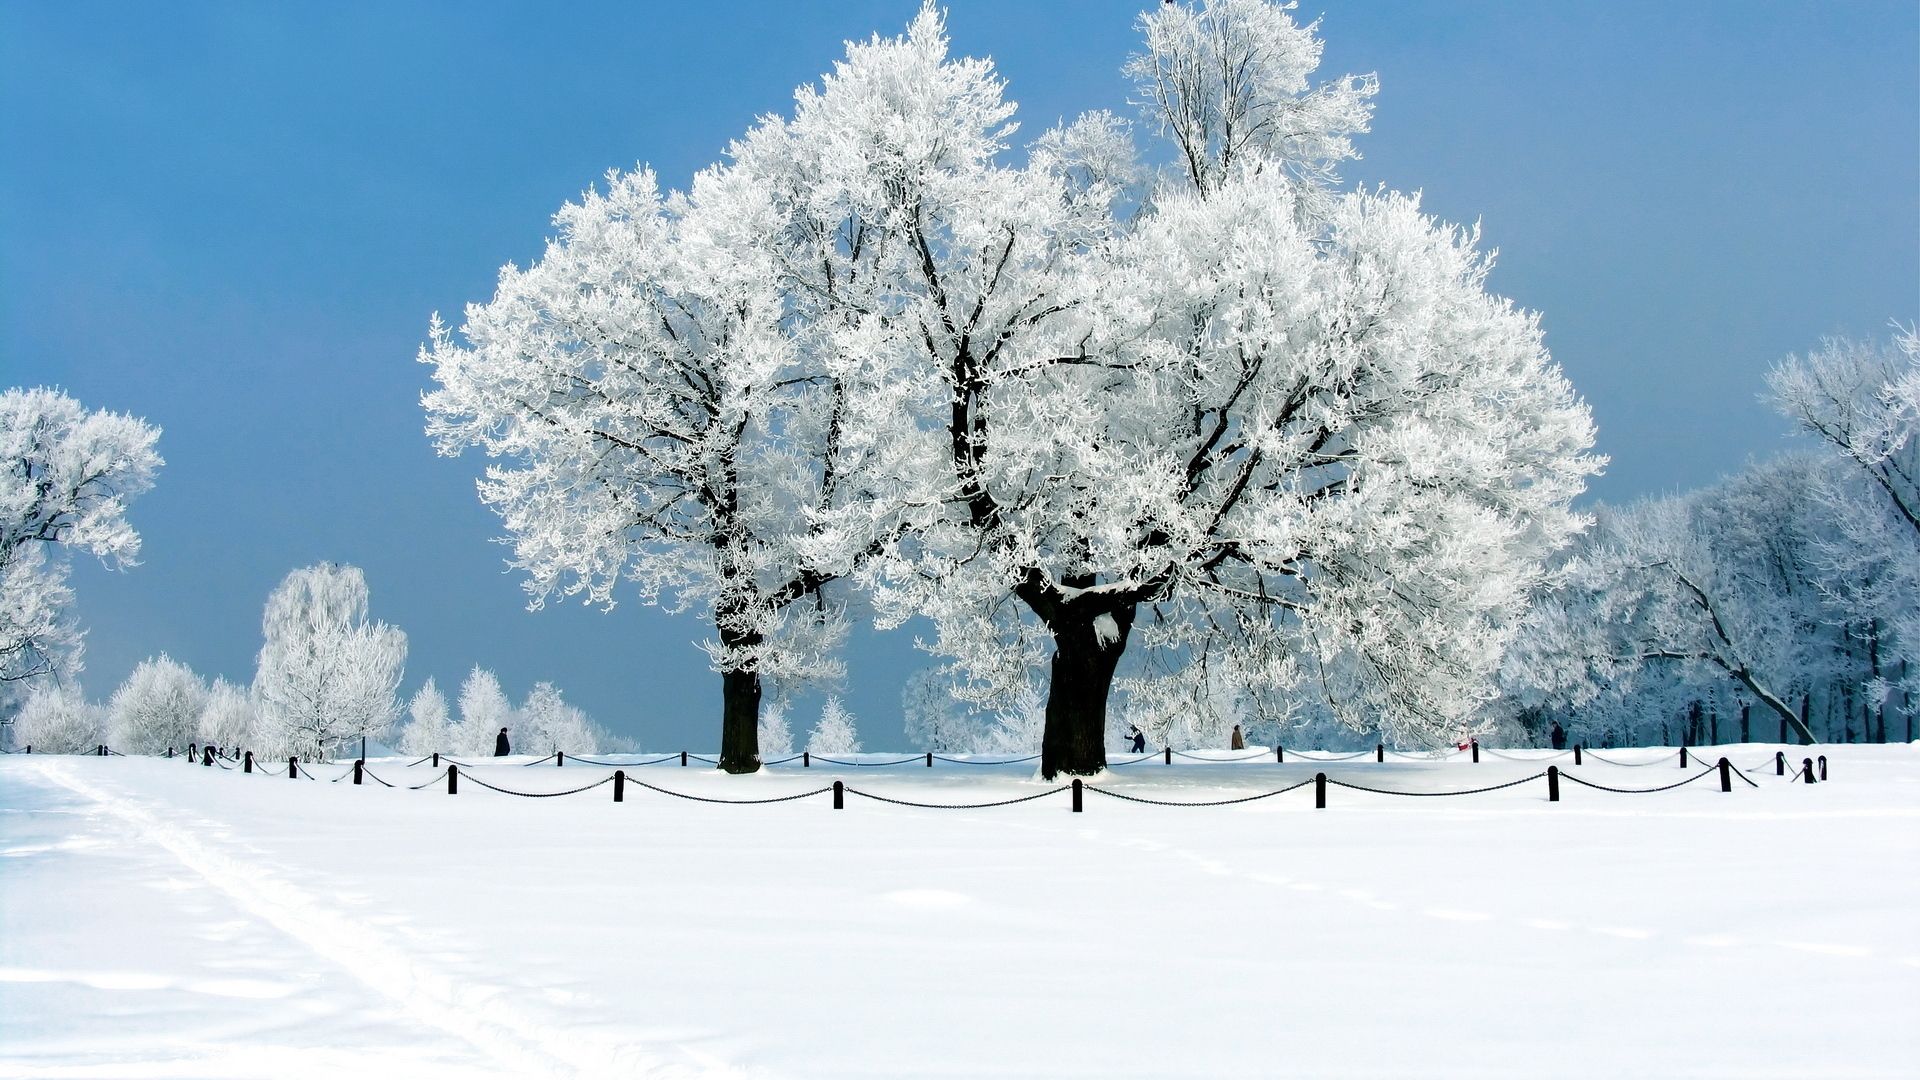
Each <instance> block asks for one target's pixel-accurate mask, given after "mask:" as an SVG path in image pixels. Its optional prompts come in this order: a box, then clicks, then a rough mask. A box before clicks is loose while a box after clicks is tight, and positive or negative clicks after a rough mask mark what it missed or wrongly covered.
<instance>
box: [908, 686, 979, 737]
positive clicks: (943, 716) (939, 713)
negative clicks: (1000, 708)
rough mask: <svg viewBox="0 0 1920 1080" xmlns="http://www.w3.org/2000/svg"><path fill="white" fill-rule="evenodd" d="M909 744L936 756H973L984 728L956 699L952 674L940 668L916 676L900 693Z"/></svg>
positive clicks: (969, 710)
mask: <svg viewBox="0 0 1920 1080" xmlns="http://www.w3.org/2000/svg"><path fill="white" fill-rule="evenodd" d="M900 712H901V714H902V715H903V716H904V717H905V718H906V723H907V743H908V745H909V746H913V747H916V748H919V749H923V750H931V751H933V752H934V753H936V754H965V753H972V752H974V749H975V746H976V744H977V743H978V742H979V740H980V736H981V734H982V725H981V723H980V721H979V720H978V719H976V718H975V717H974V716H973V711H972V710H971V709H969V708H968V707H967V705H966V704H965V703H964V702H962V701H961V700H960V699H959V698H957V697H955V696H954V692H953V680H952V677H951V673H949V672H947V671H944V670H942V669H939V668H932V669H929V670H926V671H920V672H916V673H914V674H913V675H912V676H911V677H909V678H908V679H907V685H906V687H905V688H904V689H902V690H901V691H900Z"/></svg>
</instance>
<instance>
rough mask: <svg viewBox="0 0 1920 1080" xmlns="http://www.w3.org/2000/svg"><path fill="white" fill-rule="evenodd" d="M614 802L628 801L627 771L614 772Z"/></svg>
mask: <svg viewBox="0 0 1920 1080" xmlns="http://www.w3.org/2000/svg"><path fill="white" fill-rule="evenodd" d="M613 801H614V802H626V801H627V772H626V770H625V769H615V770H613Z"/></svg>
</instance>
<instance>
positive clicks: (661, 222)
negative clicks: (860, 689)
mask: <svg viewBox="0 0 1920 1080" xmlns="http://www.w3.org/2000/svg"><path fill="white" fill-rule="evenodd" d="M776 126H777V125H776ZM736 157H737V158H738V159H739V160H738V161H736V162H735V163H733V164H729V165H725V166H715V167H713V168H709V169H707V170H704V171H703V172H701V173H700V174H699V175H698V176H697V177H695V179H694V182H693V185H692V187H691V189H690V190H689V191H688V192H686V193H677V192H676V193H674V194H672V195H669V196H666V197H662V196H661V194H660V192H659V189H658V185H657V183H656V181H655V178H654V175H653V173H652V172H651V171H648V170H644V169H643V170H640V171H637V172H634V173H615V174H611V175H609V176H608V178H607V189H606V191H605V192H599V191H590V192H588V193H587V194H585V195H584V196H582V198H581V200H580V201H579V202H578V203H574V204H569V205H567V206H566V207H564V208H563V209H562V210H561V211H560V213H559V214H558V215H556V217H555V219H554V222H555V226H556V228H557V230H558V233H559V235H558V236H557V237H556V238H555V239H554V240H553V241H552V242H551V243H549V244H548V246H547V249H546V252H545V254H544V255H543V256H542V258H541V259H540V260H539V261H538V262H537V263H535V264H534V265H533V266H531V267H529V268H528V269H525V270H521V269H519V268H517V267H513V266H508V267H507V268H506V269H504V270H503V271H501V274H500V281H499V285H498V288H497V290H496V292H495V294H494V297H493V299H492V300H491V301H490V302H489V303H487V304H476V305H471V306H469V307H468V309H467V311H466V319H465V323H464V325H463V326H462V327H461V329H460V333H459V337H458V339H457V340H456V338H455V336H454V335H453V334H452V333H450V332H449V331H448V330H447V329H446V328H445V327H443V326H442V325H440V323H439V321H438V319H437V318H436V320H435V323H434V327H433V332H432V340H431V342H430V344H429V345H428V346H427V347H426V348H425V349H423V350H422V353H421V359H422V360H423V361H424V362H426V363H429V364H431V365H433V367H434V377H435V378H436V380H437V381H438V382H439V384H440V388H439V389H438V390H436V391H434V392H433V393H431V394H429V395H427V397H426V399H425V406H426V409H427V412H428V418H429V419H428V431H429V433H430V434H431V435H432V436H433V438H434V439H435V441H436V443H437V444H438V446H439V447H440V449H441V451H442V452H443V453H447V454H456V453H459V452H460V451H461V450H462V449H463V448H465V447H469V446H480V447H482V448H484V449H485V450H486V452H487V453H488V455H489V456H492V457H496V458H502V459H506V462H507V463H502V464H498V465H494V466H491V467H490V468H489V469H488V471H487V476H486V479H485V480H484V481H482V482H481V484H480V496H481V499H482V500H483V501H484V502H486V503H487V504H488V505H489V506H491V507H493V509H494V510H496V511H497V512H498V513H499V514H500V515H501V517H502V519H503V520H504V521H505V523H506V527H507V530H508V532H509V534H510V535H511V537H512V539H513V542H514V551H515V559H514V561H513V565H514V566H516V567H517V568H519V569H521V570H523V571H525V573H526V574H527V581H526V588H527V590H528V591H529V592H530V593H531V594H532V597H533V600H532V603H533V605H534V606H539V605H540V604H541V603H542V602H543V601H544V600H546V599H547V598H549V597H551V596H554V595H561V596H575V595H578V596H581V597H583V598H584V599H586V600H588V601H590V602H594V603H598V604H602V605H607V606H611V605H612V604H613V603H614V601H615V599H616V593H617V586H618V585H619V583H620V582H621V580H622V579H623V578H625V579H628V580H631V581H632V582H633V583H635V585H636V591H637V593H638V595H639V598H640V599H641V601H642V602H644V603H649V604H660V605H662V606H664V607H666V608H667V609H668V610H672V611H683V610H693V611H697V612H699V613H700V614H702V615H703V616H704V617H706V618H707V619H708V620H709V621H710V622H711V623H712V625H713V627H714V633H715V639H714V640H710V641H708V642H706V643H705V646H704V647H705V648H706V650H707V652H708V655H709V657H710V658H711V661H712V663H713V666H714V668H715V669H716V670H717V671H718V672H719V673H720V675H721V685H722V704H723V710H722V730H721V747H720V767H721V768H723V769H726V770H727V771H730V772H746V771H751V770H753V769H755V768H757V767H758V762H759V753H758V750H757V748H756V746H755V739H756V734H757V728H758V723H757V722H758V715H759V707H760V697H761V692H762V686H761V680H762V679H763V678H769V677H776V678H780V679H783V680H791V681H802V682H804V681H807V680H816V679H832V678H836V677H837V676H838V674H839V672H840V667H839V663H838V661H837V659H835V657H834V650H835V649H836V648H837V646H838V644H839V643H840V641H841V640H842V638H843V636H844V626H843V620H842V618H841V616H840V610H839V605H838V603H837V602H835V601H834V600H833V599H832V598H831V597H830V596H829V595H828V594H826V593H825V592H823V588H824V586H825V585H826V584H827V583H828V582H830V581H832V580H833V579H835V578H837V577H839V576H842V575H843V574H844V573H845V572H846V570H847V569H848V567H849V566H850V565H851V563H852V562H853V561H855V560H856V559H857V558H858V557H859V555H860V554H861V553H863V552H865V551H867V550H869V549H871V548H872V547H873V545H874V543H875V537H876V536H879V535H883V534H884V533H885V532H886V530H887V528H888V526H887V524H886V522H884V521H883V520H880V519H878V518H876V517H875V516H874V515H872V514H849V513H843V512H842V509H843V507H844V505H845V503H846V501H847V497H848V494H849V493H850V492H852V491H855V490H857V486H858V484H859V483H860V473H861V462H862V461H863V459H864V457H865V456H866V455H867V454H868V453H869V452H870V447H871V446H872V445H873V444H874V443H875V441H876V440H882V439H884V438H885V436H886V432H887V430H888V429H889V428H890V427H898V426H899V425H900V424H901V423H902V422H903V420H904V416H905V414H904V412H903V411H902V410H900V409H898V408H894V409H891V410H888V409H887V408H886V407H885V405H884V402H885V400H886V399H887V397H888V396H889V395H890V393H895V394H897V392H895V391H888V390H887V389H886V388H882V387H874V386H867V387H864V388H863V389H861V391H860V393H859V395H858V396H859V400H860V401H861V403H862V406H863V412H862V413H861V415H859V416H853V415H850V413H849V407H848V401H849V399H850V396H851V395H852V388H853V385H854V384H856V383H858V382H860V381H861V380H862V378H863V375H862V370H861V363H862V360H861V354H860V353H859V352H849V351H845V350H839V349H836V348H835V347H834V345H835V342H833V341H830V340H825V339H824V332H823V331H821V330H820V329H818V328H817V327H816V326H815V323H814V318H813V316H812V315H811V314H810V312H809V310H808V309H809V308H818V307H821V306H822V305H821V304H820V302H819V301H818V299H817V298H813V297H810V296H806V295H802V291H803V290H804V289H805V288H808V287H811V284H812V283H811V282H808V281H795V280H792V279H791V277H790V275H789V273H788V271H787V270H786V269H785V268H784V266H783V262H782V260H783V259H789V258H791V257H792V256H793V255H794V253H795V252H797V251H801V250H803V249H805V248H806V247H808V246H817V245H819V244H821V243H832V242H833V241H832V240H831V239H827V238H823V237H820V236H817V235H815V234H814V230H815V228H816V222H815V221H814V220H813V218H812V217H810V216H809V213H808V208H807V207H805V206H803V205H801V204H800V203H799V202H798V201H797V200H796V199H794V198H793V197H792V196H791V195H790V194H789V193H788V192H787V191H785V190H783V188H782V180H781V178H779V177H776V176H770V175H768V174H766V172H765V171H764V170H761V169H759V168H758V167H756V166H755V165H754V163H753V161H752V160H751V155H748V154H746V153H745V152H744V151H743V152H739V153H737V154H736ZM852 242H853V243H855V244H856V245H857V244H858V243H859V241H858V240H857V239H855V240H853V241H852ZM851 284H854V283H853V282H851V281H842V282H840V283H839V285H838V288H845V287H847V286H849V285H851ZM829 288H830V291H832V290H833V289H834V288H835V287H834V286H830V287H829ZM835 295H837V293H835ZM827 310H828V312H829V313H830V315H831V317H833V318H845V317H848V316H847V314H846V312H844V311H843V310H842V309H841V308H840V307H839V306H837V305H829V306H828V307H827Z"/></svg>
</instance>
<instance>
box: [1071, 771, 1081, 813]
mask: <svg viewBox="0 0 1920 1080" xmlns="http://www.w3.org/2000/svg"><path fill="white" fill-rule="evenodd" d="M1073 812H1074V813H1076V814H1077V813H1079V812H1080V781H1079V780H1078V779H1077V778H1076V779H1075V780H1074V782H1073Z"/></svg>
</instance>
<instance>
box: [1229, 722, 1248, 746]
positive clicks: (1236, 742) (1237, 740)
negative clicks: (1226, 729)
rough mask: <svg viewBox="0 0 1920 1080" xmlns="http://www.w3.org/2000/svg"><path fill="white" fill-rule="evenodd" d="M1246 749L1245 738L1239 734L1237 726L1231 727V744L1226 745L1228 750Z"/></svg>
mask: <svg viewBox="0 0 1920 1080" xmlns="http://www.w3.org/2000/svg"><path fill="white" fill-rule="evenodd" d="M1246 748H1247V737H1246V736H1245V735H1242V734H1241V733H1240V725H1239V724H1235V725H1233V742H1231V743H1229V744H1228V749H1231V750H1245V749H1246Z"/></svg>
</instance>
